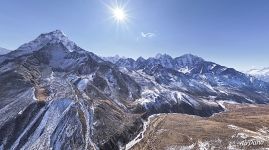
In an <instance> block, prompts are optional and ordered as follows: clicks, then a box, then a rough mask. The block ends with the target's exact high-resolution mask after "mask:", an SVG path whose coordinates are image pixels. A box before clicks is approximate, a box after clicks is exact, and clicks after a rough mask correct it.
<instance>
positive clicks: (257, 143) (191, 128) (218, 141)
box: [131, 105, 269, 150]
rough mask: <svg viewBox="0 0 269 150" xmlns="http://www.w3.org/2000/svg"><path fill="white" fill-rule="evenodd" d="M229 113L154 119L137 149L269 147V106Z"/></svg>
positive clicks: (238, 108) (235, 109)
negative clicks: (206, 116) (204, 116)
mask: <svg viewBox="0 0 269 150" xmlns="http://www.w3.org/2000/svg"><path fill="white" fill-rule="evenodd" d="M226 107H227V108H228V110H229V111H226V112H223V113H219V114H216V115H214V116H212V117H209V118H202V117H197V116H191V115H184V114H163V115H160V116H157V117H155V118H154V119H152V121H151V123H150V126H149V127H148V129H147V131H146V133H145V137H144V138H143V139H142V140H141V141H140V142H139V143H138V144H136V145H135V146H134V147H133V148H131V149H134V150H150V149H152V150H159V149H160V150H162V149H184V148H188V149H203V148H205V149H222V150H225V149H263V148H269V106H268V105H226Z"/></svg>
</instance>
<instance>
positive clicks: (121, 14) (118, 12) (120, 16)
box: [113, 7, 126, 22]
mask: <svg viewBox="0 0 269 150" xmlns="http://www.w3.org/2000/svg"><path fill="white" fill-rule="evenodd" d="M113 17H114V19H115V20H116V21H118V22H121V21H124V20H125V19H126V13H125V11H124V10H123V9H122V8H118V7H117V8H114V9H113Z"/></svg>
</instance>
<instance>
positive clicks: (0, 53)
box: [0, 47, 11, 55]
mask: <svg viewBox="0 0 269 150" xmlns="http://www.w3.org/2000/svg"><path fill="white" fill-rule="evenodd" d="M9 52H11V50H8V49H5V48H2V47H0V55H4V54H7V53H9Z"/></svg>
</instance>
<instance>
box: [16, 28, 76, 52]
mask: <svg viewBox="0 0 269 150" xmlns="http://www.w3.org/2000/svg"><path fill="white" fill-rule="evenodd" d="M48 43H50V44H53V43H62V44H63V45H64V46H65V47H66V48H67V49H68V50H69V51H70V52H72V51H73V50H74V49H75V46H76V44H75V43H74V42H73V41H71V40H69V39H68V37H67V36H66V35H65V34H64V33H63V32H62V31H61V30H55V31H52V32H48V33H43V34H41V35H39V36H38V37H37V38H36V39H35V40H33V41H30V42H29V43H25V44H23V45H22V46H20V47H19V48H18V50H23V51H30V52H32V51H36V50H39V49H41V48H42V47H44V46H45V45H47V44H48Z"/></svg>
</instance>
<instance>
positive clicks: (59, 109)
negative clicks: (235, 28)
mask: <svg viewBox="0 0 269 150" xmlns="http://www.w3.org/2000/svg"><path fill="white" fill-rule="evenodd" d="M110 59H111V62H109V61H105V60H103V59H102V58H100V57H98V56H97V55H95V54H94V53H91V52H88V51H86V50H83V49H81V48H80V47H79V46H78V45H76V44H75V43H74V42H72V41H71V40H69V39H68V38H67V37H66V36H65V35H64V34H63V33H62V32H61V31H59V30H56V31H53V32H50V33H45V34H41V35H40V36H39V37H37V39H35V40H33V41H31V42H29V43H26V44H23V45H22V46H20V47H19V48H18V49H17V50H15V51H12V52H10V53H8V54H6V55H2V56H0V91H1V92H0V115H1V116H2V117H1V118H0V147H1V148H3V149H51V148H52V149H120V148H124V147H125V144H127V143H128V142H129V141H131V140H132V139H133V138H135V137H136V134H137V133H139V131H140V130H141V129H142V128H143V120H144V119H146V118H147V117H148V116H149V115H151V114H158V113H186V114H192V115H199V116H210V115H212V114H213V113H217V112H220V111H223V110H224V107H222V103H223V102H231V103H234V102H236V103H258V104H265V103H268V102H269V83H267V82H263V81H261V80H259V79H257V78H255V77H252V76H248V75H246V74H244V73H241V72H238V71H236V70H235V69H232V68H227V67H224V66H221V65H218V64H216V63H213V62H209V61H206V60H204V59H202V58H200V57H197V56H194V55H191V54H187V55H183V56H180V57H176V58H172V57H171V56H169V55H158V56H157V57H152V58H148V59H144V58H142V57H140V58H138V59H137V60H134V59H131V58H117V59H113V57H111V58H109V59H106V60H110ZM112 62H113V63H112Z"/></svg>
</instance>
